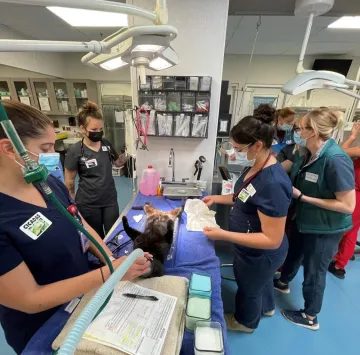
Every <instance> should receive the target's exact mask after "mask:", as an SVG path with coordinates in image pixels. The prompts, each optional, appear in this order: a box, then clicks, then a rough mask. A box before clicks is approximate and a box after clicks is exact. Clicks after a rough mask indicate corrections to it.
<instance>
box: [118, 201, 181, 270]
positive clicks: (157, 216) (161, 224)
mask: <svg viewBox="0 0 360 355" xmlns="http://www.w3.org/2000/svg"><path fill="white" fill-rule="evenodd" d="M144 211H145V214H146V217H147V219H146V224H145V230H144V232H139V231H138V230H136V229H134V228H132V227H130V226H129V222H128V219H127V217H125V216H124V217H123V218H122V221H123V227H124V231H125V232H126V234H127V235H128V236H129V237H130V239H131V240H133V242H134V249H136V248H140V249H142V250H143V251H145V252H148V253H150V254H152V255H153V257H154V259H153V262H152V268H151V273H150V274H148V275H146V277H158V276H163V275H164V262H165V258H166V256H167V254H168V252H169V249H170V247H171V244H172V242H173V234H174V221H175V219H176V217H178V216H179V215H180V214H181V212H182V208H181V207H179V208H175V209H174V210H172V211H169V212H162V211H159V210H157V209H156V208H155V207H153V206H150V205H145V206H144Z"/></svg>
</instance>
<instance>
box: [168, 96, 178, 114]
mask: <svg viewBox="0 0 360 355" xmlns="http://www.w3.org/2000/svg"><path fill="white" fill-rule="evenodd" d="M180 110H181V93H180V92H169V93H168V94H167V111H180Z"/></svg>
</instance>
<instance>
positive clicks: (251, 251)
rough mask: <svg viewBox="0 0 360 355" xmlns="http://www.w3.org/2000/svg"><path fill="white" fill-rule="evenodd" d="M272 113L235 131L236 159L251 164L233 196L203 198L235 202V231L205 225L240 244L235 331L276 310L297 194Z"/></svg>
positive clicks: (215, 235) (216, 236) (212, 234)
mask: <svg viewBox="0 0 360 355" xmlns="http://www.w3.org/2000/svg"><path fill="white" fill-rule="evenodd" d="M273 137H274V126H273V125H272V117H269V116H264V115H262V116H247V117H245V118H243V119H242V120H241V121H240V122H239V123H238V124H237V125H236V126H234V127H233V129H232V131H231V142H232V145H233V147H234V149H235V151H236V154H237V156H238V157H237V159H238V160H239V161H241V162H242V163H241V164H242V165H244V166H247V168H246V169H245V171H244V172H243V174H242V175H241V176H240V178H239V180H238V181H237V182H236V185H235V190H234V191H235V194H234V195H224V196H207V197H205V198H204V200H203V201H204V202H205V203H206V204H207V205H208V206H210V205H212V204H214V203H219V204H227V205H232V206H233V209H232V211H231V214H230V223H229V225H230V231H225V230H223V229H220V228H213V227H209V228H205V229H204V233H205V235H206V236H207V237H208V238H210V239H213V240H223V241H228V242H231V243H234V244H235V254H234V273H235V279H236V282H237V285H238V291H237V294H236V309H235V314H234V315H226V317H225V318H226V322H227V327H228V329H230V330H235V331H243V332H248V333H251V332H253V331H254V329H256V328H257V327H258V325H259V322H260V318H261V316H263V315H265V316H272V315H273V314H274V312H275V301H274V291H273V275H274V273H275V272H276V270H277V269H278V268H279V267H280V265H281V264H282V263H283V262H284V260H285V257H286V253H287V250H288V242H287V238H286V236H285V222H286V216H287V213H288V208H289V205H290V201H291V198H292V186H291V181H290V179H289V177H288V175H287V174H286V172H285V170H284V169H283V167H282V166H281V164H280V163H278V162H277V161H276V158H275V157H273V155H272V151H271V145H272V142H273Z"/></svg>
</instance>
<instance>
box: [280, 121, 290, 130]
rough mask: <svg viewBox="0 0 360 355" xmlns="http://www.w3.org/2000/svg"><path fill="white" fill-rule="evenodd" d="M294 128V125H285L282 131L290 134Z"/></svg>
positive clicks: (281, 126) (282, 126)
mask: <svg viewBox="0 0 360 355" xmlns="http://www.w3.org/2000/svg"><path fill="white" fill-rule="evenodd" d="M292 128H293V125H291V124H288V123H283V124H281V125H280V129H281V130H282V131H285V132H290V131H291V130H292Z"/></svg>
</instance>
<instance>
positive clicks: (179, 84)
mask: <svg viewBox="0 0 360 355" xmlns="http://www.w3.org/2000/svg"><path fill="white" fill-rule="evenodd" d="M175 90H186V77H185V76H177V77H175Z"/></svg>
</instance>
